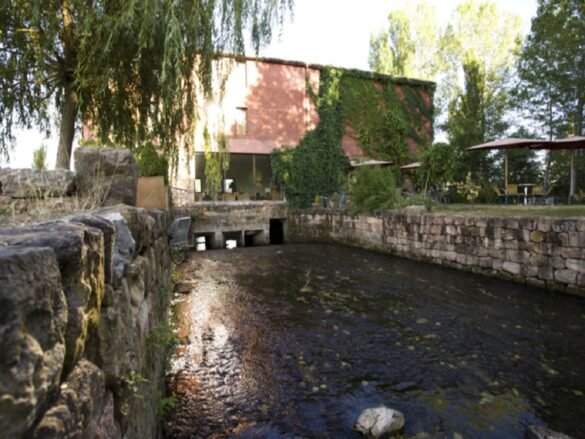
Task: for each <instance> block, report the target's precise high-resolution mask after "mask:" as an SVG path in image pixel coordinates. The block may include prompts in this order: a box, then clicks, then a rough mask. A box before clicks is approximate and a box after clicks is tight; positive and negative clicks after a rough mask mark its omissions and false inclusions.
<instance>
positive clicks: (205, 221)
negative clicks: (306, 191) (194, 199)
mask: <svg viewBox="0 0 585 439" xmlns="http://www.w3.org/2000/svg"><path fill="white" fill-rule="evenodd" d="M181 216H189V217H191V219H192V220H193V222H192V224H191V230H190V235H191V236H190V241H191V242H192V243H193V242H194V237H197V236H203V235H208V236H209V237H210V242H209V244H210V245H209V247H211V248H224V247H225V241H226V239H236V240H237V241H238V246H240V247H242V246H243V245H244V242H245V235H246V234H249V235H251V236H252V237H253V241H254V245H265V244H269V243H270V220H271V219H279V220H285V219H286V218H287V216H288V204H287V203H286V202H284V201H235V202H233V201H204V202H198V203H192V204H191V205H189V206H181V207H179V208H177V209H175V217H181ZM230 235H231V236H232V237H230V238H226V237H227V236H230Z"/></svg>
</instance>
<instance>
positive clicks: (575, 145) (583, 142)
mask: <svg viewBox="0 0 585 439" xmlns="http://www.w3.org/2000/svg"><path fill="white" fill-rule="evenodd" d="M581 148H585V137H583V136H573V137H567V138H566V139H559V140H554V141H553V142H549V143H548V144H547V145H546V146H543V147H542V148H536V149H550V150H557V149H581Z"/></svg>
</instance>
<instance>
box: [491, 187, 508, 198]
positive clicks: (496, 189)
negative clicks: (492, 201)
mask: <svg viewBox="0 0 585 439" xmlns="http://www.w3.org/2000/svg"><path fill="white" fill-rule="evenodd" d="M494 192H495V193H496V196H497V197H498V200H500V199H501V200H503V201H505V200H506V194H505V192H504V191H502V189H500V188H499V187H497V186H494Z"/></svg>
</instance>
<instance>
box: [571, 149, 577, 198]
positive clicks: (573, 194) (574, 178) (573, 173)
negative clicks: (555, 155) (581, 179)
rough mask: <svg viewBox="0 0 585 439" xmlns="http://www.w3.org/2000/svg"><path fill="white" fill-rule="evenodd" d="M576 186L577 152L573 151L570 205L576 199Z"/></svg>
mask: <svg viewBox="0 0 585 439" xmlns="http://www.w3.org/2000/svg"><path fill="white" fill-rule="evenodd" d="M575 184H576V175H575V150H574V149H571V186H570V189H569V204H571V203H572V202H573V198H574V197H575Z"/></svg>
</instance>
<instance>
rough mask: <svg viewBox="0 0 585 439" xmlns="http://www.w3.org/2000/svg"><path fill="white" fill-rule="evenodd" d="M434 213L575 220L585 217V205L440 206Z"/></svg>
mask: <svg viewBox="0 0 585 439" xmlns="http://www.w3.org/2000/svg"><path fill="white" fill-rule="evenodd" d="M432 211H433V212H434V213H442V214H452V215H466V216H527V217H535V216H536V217H553V218H575V217H585V205H582V204H580V205H576V206H524V205H518V204H515V205H503V204H440V205H438V206H436V207H434V208H433V210H432Z"/></svg>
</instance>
